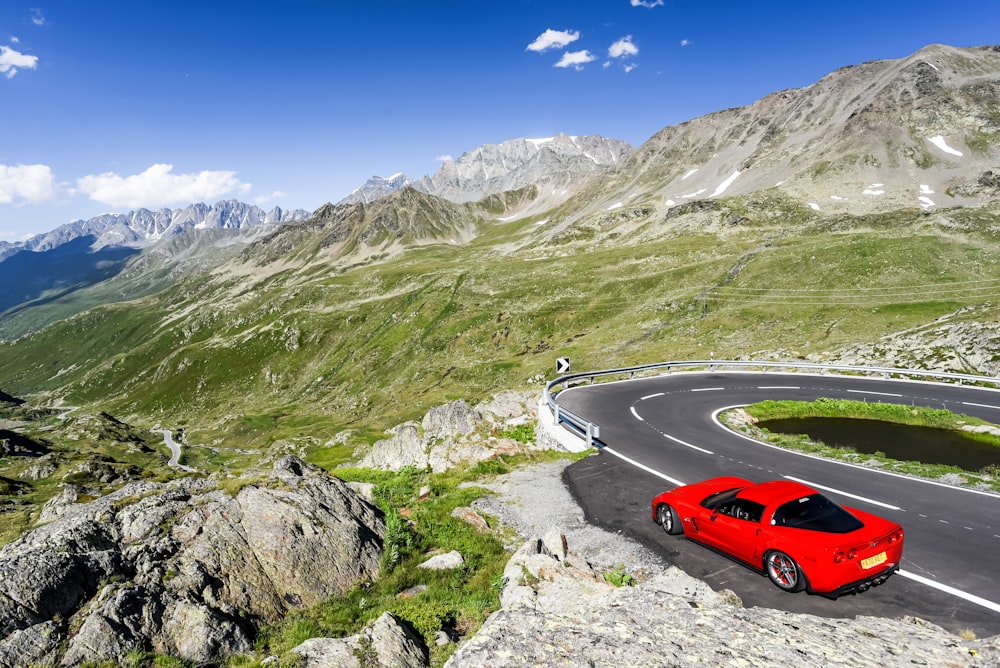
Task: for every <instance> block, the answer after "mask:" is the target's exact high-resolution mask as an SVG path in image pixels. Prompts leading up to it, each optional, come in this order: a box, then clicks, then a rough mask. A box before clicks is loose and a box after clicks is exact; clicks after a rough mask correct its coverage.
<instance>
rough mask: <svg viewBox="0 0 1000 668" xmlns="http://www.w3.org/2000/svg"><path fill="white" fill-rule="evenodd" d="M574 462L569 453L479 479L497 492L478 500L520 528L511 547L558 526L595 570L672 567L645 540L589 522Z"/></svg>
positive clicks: (482, 508)
mask: <svg viewBox="0 0 1000 668" xmlns="http://www.w3.org/2000/svg"><path fill="white" fill-rule="evenodd" d="M572 463H573V462H572V461H571V460H568V459H566V460H558V461H555V462H545V463H541V464H532V465H528V466H525V467H521V468H518V469H516V470H514V471H511V472H510V473H507V474H505V475H502V476H497V478H496V480H494V481H493V482H490V483H477V485H479V486H481V487H486V488H487V489H489V490H491V491H492V492H494V494H495V496H485V497H483V498H480V499H478V500H476V501H475V502H474V503H473V506H474V507H475V508H476V510H477V511H479V512H480V513H485V514H488V515H492V516H494V517H496V518H498V520H499V521H500V522H501V523H502V524H503V525H506V526H509V527H511V528H512V529H513V530H514V531H515V532H516V533H517V536H518V539H519V541H518V542H517V544H511V545H507V546H506V547H507V548H508V549H510V550H514V549H516V548H517V547H519V546H520V544H521V543H523V542H524V541H526V540H528V539H530V538H534V537H540V536H544V535H545V534H546V533H547V532H548V531H550V530H551V529H553V528H558V529H560V530H561V531H562V533H563V534H564V535H565V536H566V542H567V544H568V546H569V549H570V551H571V552H574V553H576V554H577V555H579V556H581V557H582V558H584V559H586V560H587V561H588V562H589V563H590V565H591V566H592V567H593V568H594V569H595V570H598V571H607V570H612V569H615V568H619V567H621V566H622V565H625V566H626V568H625V570H626V571H627V572H629V573H631V574H632V575H634V576H636V577H637V578H640V579H642V578H643V577H646V576H649V575H653V574H656V573H659V572H661V571H663V570H664V569H665V568H667V566H668V564H667V562H666V561H664V560H663V559H661V558H660V557H659V556H658V555H656V554H655V553H654V552H653V551H651V550H649V549H648V548H646V547H644V546H643V545H641V544H640V543H638V542H636V541H634V540H632V539H631V538H628V537H626V536H623V535H621V534H618V533H614V532H610V531H605V530H604V529H601V528H598V527H596V526H593V525H591V524H588V523H587V522H586V519H585V518H584V512H583V509H582V508H580V506H579V505H578V504H577V503H576V501H575V500H574V499H573V496H572V494H570V491H569V489H568V488H567V487H566V485H565V483H564V482H563V471H564V470H565V469H566V467H567V466H569V465H570V464H572Z"/></svg>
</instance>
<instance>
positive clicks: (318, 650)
mask: <svg viewBox="0 0 1000 668" xmlns="http://www.w3.org/2000/svg"><path fill="white" fill-rule="evenodd" d="M292 652H294V653H295V654H298V655H299V656H300V657H302V658H303V659H304V660H305V663H304V665H303V668H328V667H329V668H334V667H336V668H374V667H376V666H379V667H382V666H384V667H385V668H424V667H425V666H427V664H428V652H427V646H426V645H425V644H424V641H423V639H422V638H421V637H420V636H419V635H418V634H417V633H415V632H414V631H413V629H411V628H410V627H409V626H407V625H406V624H405V623H404V622H403V621H401V620H400V619H399V618H398V617H396V616H395V615H393V614H391V613H388V612H384V613H382V616H381V617H379V618H378V619H376V620H375V621H374V622H372V623H371V624H369V625H368V626H366V627H365V628H364V630H363V631H361V633H358V634H357V635H353V636H349V637H347V638H310V639H309V640H307V641H305V642H304V643H302V644H301V645H299V646H298V647H296V648H295V649H293V650H292Z"/></svg>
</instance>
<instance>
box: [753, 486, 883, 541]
mask: <svg viewBox="0 0 1000 668" xmlns="http://www.w3.org/2000/svg"><path fill="white" fill-rule="evenodd" d="M771 524H774V525H775V526H786V527H794V528H796V529H810V530H812V531H823V532H825V533H849V532H851V531H857V530H858V529H860V528H861V527H863V526H864V524H862V523H861V520H859V519H858V518H857V517H855V516H854V515H852V514H850V513H849V512H847V511H846V510H844V509H843V508H841V507H840V506H838V505H837V504H836V503H834V502H833V501H831V500H830V499H828V498H826V497H825V496H823V495H822V494H812V495H810V496H804V497H802V498H801V499H796V500H795V501H789V502H788V503H786V504H784V505H782V506H780V507H779V508H778V509H777V510H776V511H774V518H773V519H772V520H771Z"/></svg>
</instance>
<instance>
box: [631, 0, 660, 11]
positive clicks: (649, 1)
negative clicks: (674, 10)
mask: <svg viewBox="0 0 1000 668" xmlns="http://www.w3.org/2000/svg"><path fill="white" fill-rule="evenodd" d="M662 4H663V0H632V6H633V7H649V8H650V9H652V8H653V7H659V6H660V5H662Z"/></svg>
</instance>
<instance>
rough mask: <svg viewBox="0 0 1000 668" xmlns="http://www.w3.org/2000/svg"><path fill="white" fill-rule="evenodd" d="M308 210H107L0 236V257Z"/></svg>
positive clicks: (237, 206)
mask: <svg viewBox="0 0 1000 668" xmlns="http://www.w3.org/2000/svg"><path fill="white" fill-rule="evenodd" d="M308 215H309V212H308V211H306V210H304V209H295V210H292V211H283V210H282V209H281V208H280V207H274V208H273V209H271V210H270V211H264V210H262V209H260V208H259V207H257V206H254V205H251V204H245V203H243V202H240V201H237V200H226V201H221V202H217V203H215V204H214V205H212V206H209V205H207V204H204V203H197V204H191V205H190V206H186V207H184V208H183V209H160V210H159V211H150V210H149V209H137V210H135V211H130V212H129V213H124V214H122V213H106V214H103V215H100V216H96V217H94V218H90V219H88V220H77V221H74V222H72V223H67V224H65V225H61V226H60V227H57V228H56V229H54V230H52V231H51V232H47V233H45V234H39V235H35V236H34V237H32V238H30V239H28V240H26V241H21V242H15V243H10V242H6V241H0V260H3V259H5V258H7V257H10V256H11V255H13V254H14V253H17V252H19V251H33V252H44V251H48V250H52V249H53V248H57V247H58V246H61V245H63V244H65V243H68V242H70V241H72V240H74V239H76V238H78V237H84V236H88V237H92V241H91V246H92V247H93V249H94V250H98V249H100V248H104V247H106V246H125V247H128V248H143V247H145V246H149V245H151V244H154V243H156V242H157V241H159V240H161V239H164V238H167V237H172V236H176V235H178V234H182V233H184V232H187V231H189V230H204V229H223V230H243V229H246V228H249V227H256V226H258V225H277V224H281V223H285V222H288V221H291V220H301V219H303V218H306V217H307V216H308Z"/></svg>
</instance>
